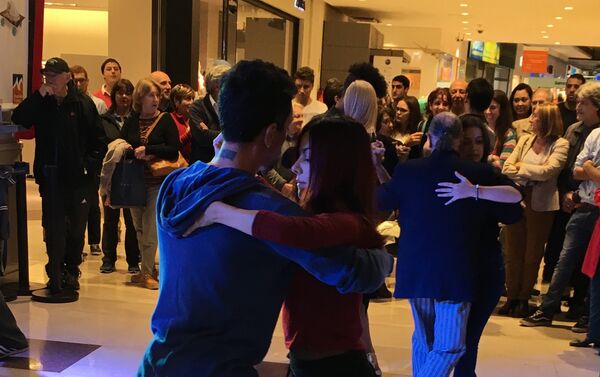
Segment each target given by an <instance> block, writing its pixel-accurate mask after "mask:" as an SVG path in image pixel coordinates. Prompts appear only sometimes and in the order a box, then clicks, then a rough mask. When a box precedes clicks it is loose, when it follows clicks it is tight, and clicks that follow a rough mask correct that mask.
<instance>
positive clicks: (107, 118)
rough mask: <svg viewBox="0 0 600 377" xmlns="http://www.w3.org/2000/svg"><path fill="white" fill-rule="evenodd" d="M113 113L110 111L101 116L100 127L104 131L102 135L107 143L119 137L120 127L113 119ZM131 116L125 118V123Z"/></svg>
mask: <svg viewBox="0 0 600 377" xmlns="http://www.w3.org/2000/svg"><path fill="white" fill-rule="evenodd" d="M115 116H116V115H115V113H114V112H113V111H112V110H108V112H107V113H106V114H104V115H102V116H101V118H102V127H103V129H104V133H105V134H106V139H107V143H110V142H111V141H114V140H116V139H119V138H120V137H121V127H120V126H119V123H118V122H117V119H116V118H115ZM130 117H131V115H129V116H128V117H127V118H125V121H127V119H129V118H130Z"/></svg>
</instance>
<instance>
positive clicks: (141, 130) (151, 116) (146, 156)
mask: <svg viewBox="0 0 600 377" xmlns="http://www.w3.org/2000/svg"><path fill="white" fill-rule="evenodd" d="M160 93H161V89H160V86H159V85H158V83H157V82H155V81H154V80H152V79H151V78H145V79H141V80H140V81H138V83H137V85H136V86H135V89H134V91H133V110H134V112H135V113H134V114H133V115H132V116H131V117H129V118H128V119H127V120H126V121H125V124H124V125H123V128H122V129H121V137H122V138H123V139H124V140H125V141H127V142H128V143H129V144H130V145H131V149H132V150H131V153H130V154H131V155H133V156H135V158H137V159H140V160H144V161H146V162H147V163H148V164H146V168H145V170H144V181H145V183H146V205H145V206H144V207H136V208H132V209H131V216H132V218H133V224H134V226H135V230H136V233H137V239H138V245H139V248H140V252H141V257H142V263H141V272H140V273H139V274H136V275H133V276H132V277H131V282H132V283H136V284H140V285H141V286H142V287H144V288H148V289H158V280H157V275H156V274H155V273H154V259H155V258H156V248H157V246H158V239H157V236H156V198H157V196H158V189H159V188H160V185H161V183H162V181H163V179H164V178H165V177H161V176H155V175H153V174H152V171H151V170H150V167H149V163H150V162H151V161H153V160H157V159H164V160H171V161H172V160H177V157H178V156H179V133H178V131H177V126H176V125H175V123H174V122H173V118H172V117H171V116H169V114H167V113H163V112H161V111H160V110H159V108H158V105H159V103H160Z"/></svg>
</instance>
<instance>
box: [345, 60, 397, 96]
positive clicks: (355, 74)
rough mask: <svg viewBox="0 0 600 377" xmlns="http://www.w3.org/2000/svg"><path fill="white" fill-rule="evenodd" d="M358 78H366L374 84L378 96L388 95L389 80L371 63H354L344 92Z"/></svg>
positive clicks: (349, 69)
mask: <svg viewBox="0 0 600 377" xmlns="http://www.w3.org/2000/svg"><path fill="white" fill-rule="evenodd" d="M356 80H365V81H366V82H368V83H369V84H371V85H372V86H373V89H375V94H377V98H383V97H385V96H386V95H387V82H386V81H385V78H384V77H383V76H382V75H381V73H379V70H378V69H377V68H375V67H373V65H372V64H369V63H354V64H352V65H351V66H350V68H348V76H346V80H345V81H344V92H345V91H346V89H348V86H350V84H352V83H353V82H354V81H356Z"/></svg>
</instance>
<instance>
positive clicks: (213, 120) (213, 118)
mask: <svg viewBox="0 0 600 377" xmlns="http://www.w3.org/2000/svg"><path fill="white" fill-rule="evenodd" d="M189 116H190V130H191V133H192V151H191V153H190V164H192V163H194V162H196V161H198V160H200V161H202V162H210V160H212V158H213V157H214V156H215V150H214V149H213V145H212V142H213V140H214V139H215V138H216V137H217V136H218V135H219V133H220V132H221V126H220V124H219V116H218V115H217V112H216V111H215V109H214V107H213V105H212V103H211V102H210V95H209V94H207V95H206V96H205V97H204V98H203V99H202V100H197V101H194V103H192V105H191V106H190V114H189ZM200 122H202V123H204V124H205V125H206V126H207V127H208V130H205V129H202V128H200V127H199V124H200Z"/></svg>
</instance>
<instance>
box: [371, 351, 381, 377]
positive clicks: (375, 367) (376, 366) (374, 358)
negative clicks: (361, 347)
mask: <svg viewBox="0 0 600 377" xmlns="http://www.w3.org/2000/svg"><path fill="white" fill-rule="evenodd" d="M367 360H369V363H370V364H371V366H372V367H373V372H374V373H375V375H376V376H381V375H382V373H381V369H380V368H379V363H378V362H377V355H375V352H368V353H367Z"/></svg>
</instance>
